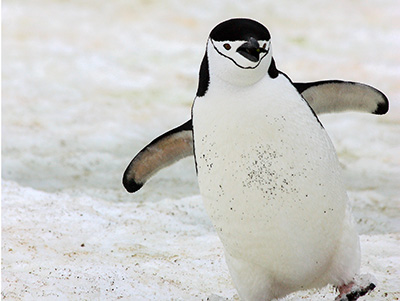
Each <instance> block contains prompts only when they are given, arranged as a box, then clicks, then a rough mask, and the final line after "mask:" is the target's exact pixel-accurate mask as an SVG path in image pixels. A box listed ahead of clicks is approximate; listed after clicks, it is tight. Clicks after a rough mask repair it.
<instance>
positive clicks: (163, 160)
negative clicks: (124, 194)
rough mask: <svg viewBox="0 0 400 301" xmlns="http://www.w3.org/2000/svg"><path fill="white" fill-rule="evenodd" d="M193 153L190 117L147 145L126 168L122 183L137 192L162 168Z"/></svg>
mask: <svg viewBox="0 0 400 301" xmlns="http://www.w3.org/2000/svg"><path fill="white" fill-rule="evenodd" d="M191 155H193V138H192V120H191V119H190V120H189V121H187V122H185V123H184V124H182V125H180V126H178V127H176V128H174V129H172V130H170V131H168V132H166V133H165V134H163V135H161V136H159V137H157V138H156V139H154V140H153V141H152V142H150V143H149V144H148V145H147V146H145V147H144V148H143V149H142V150H141V151H140V152H139V153H138V154H137V155H136V156H135V157H134V158H133V159H132V161H131V163H130V164H129V165H128V167H127V168H126V170H125V172H124V175H123V178H122V183H123V185H124V187H125V189H126V190H127V191H128V192H135V191H137V190H139V189H140V188H141V187H142V186H143V185H144V183H145V182H146V181H147V180H148V179H149V178H150V177H151V176H152V175H154V174H155V173H156V172H157V171H159V170H160V169H162V168H164V167H167V166H169V165H171V164H172V163H174V162H176V161H178V160H180V159H182V158H184V157H187V156H191Z"/></svg>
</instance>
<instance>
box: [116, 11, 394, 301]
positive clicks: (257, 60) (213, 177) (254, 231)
mask: <svg viewBox="0 0 400 301" xmlns="http://www.w3.org/2000/svg"><path fill="white" fill-rule="evenodd" d="M206 47H207V48H206V53H205V56H204V58H203V61H202V63H201V67H200V78H199V85H198V90H197V93H196V98H195V100H194V102H193V106H192V119H191V120H189V121H188V122H186V123H185V124H183V125H181V126H179V127H177V128H176V129H173V130H171V131H169V132H167V133H165V134H163V135H162V136H160V137H158V138H157V139H155V140H154V141H152V142H151V143H150V144H149V145H148V146H147V147H145V148H144V149H143V150H142V151H141V152H140V153H139V154H138V155H137V156H136V157H135V158H134V159H133V160H132V162H131V163H130V165H129V166H128V168H127V170H126V171H125V173H124V177H123V183H124V186H125V187H126V189H127V190H128V191H130V192H134V191H137V190H138V189H140V188H141V187H142V185H143V184H144V183H145V182H146V181H147V180H148V179H149V178H150V177H151V176H152V175H153V174H154V173H155V172H157V171H158V170H159V169H161V168H163V167H165V166H167V165H169V164H172V163H173V162H175V161H177V160H179V159H180V158H183V157H185V156H189V155H191V154H193V153H194V156H195V162H196V170H197V173H198V181H199V187H200V192H201V195H202V198H203V201H204V205H205V208H206V210H207V213H208V214H209V216H210V218H211V220H212V222H213V225H214V227H215V230H216V232H217V233H218V235H219V237H220V239H221V241H222V243H223V246H224V251H225V257H226V262H227V265H228V268H229V271H230V274H231V276H232V279H233V282H234V285H235V287H236V289H237V290H238V293H239V295H240V297H241V298H242V299H243V300H271V299H273V298H279V297H283V296H285V295H287V294H289V293H291V292H295V291H298V290H304V289H309V288H318V287H323V286H325V285H327V284H333V285H335V286H336V287H337V288H338V289H339V291H340V295H339V296H338V298H337V299H338V300H355V299H357V298H358V297H359V296H361V295H363V294H366V293H367V292H368V291H370V290H371V289H373V288H374V286H375V284H374V283H373V282H374V281H372V280H370V279H369V278H368V277H366V276H360V275H359V268H360V246H359V238H358V234H357V232H356V230H355V225H354V222H353V220H352V216H351V212H350V209H349V207H348V198H347V194H346V191H345V187H344V184H343V181H342V177H341V171H340V166H339V162H338V159H337V156H336V152H335V149H334V147H333V145H332V143H331V141H330V139H329V137H328V135H327V133H326V131H325V129H324V128H323V126H322V124H321V123H320V122H319V120H318V117H317V114H320V113H326V112H339V111H343V110H347V109H353V110H361V111H367V112H371V113H375V114H384V113H386V112H387V110H388V101H387V98H386V97H385V96H384V95H383V94H382V93H381V92H380V91H378V90H376V89H375V88H372V87H370V86H367V85H363V84H360V83H354V82H343V81H335V80H332V81H320V82H313V83H293V82H292V81H291V80H290V79H289V78H288V76H287V75H285V74H284V73H282V72H280V71H279V70H278V69H277V67H276V65H275V61H274V59H273V56H272V47H271V37H270V34H269V31H268V30H267V28H265V27H264V26H263V25H262V24H260V23H258V22H256V21H254V20H250V19H230V20H227V21H225V22H222V23H220V24H219V25H217V26H216V27H215V28H214V29H213V30H212V31H211V33H210V36H209V39H208V41H207V46H206ZM337 95H340V98H341V100H343V99H344V101H343V102H340V101H339V102H338V101H337ZM360 95H362V96H364V97H363V98H362V100H359V96H360ZM156 152H157V154H156V155H155V153H156Z"/></svg>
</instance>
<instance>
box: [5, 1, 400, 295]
mask: <svg viewBox="0 0 400 301" xmlns="http://www.w3.org/2000/svg"><path fill="white" fill-rule="evenodd" d="M237 16H245V17H251V18H255V19H257V20H259V21H261V22H262V23H263V24H265V25H266V26H267V27H268V28H269V29H270V32H271V35H272V39H273V41H272V45H273V46H272V47H273V51H274V57H275V60H276V62H277V66H278V68H279V69H281V70H283V71H284V72H285V73H287V74H289V75H290V76H291V78H292V79H293V80H294V81H311V80H320V79H327V78H337V79H347V80H354V81H360V82H364V83H368V84H370V85H373V86H375V87H377V88H379V89H380V90H382V91H384V92H385V94H386V95H387V96H388V98H389V100H390V111H389V113H388V114H387V115H384V116H372V115H367V114H361V113H345V114H332V115H325V116H322V117H321V121H322V122H323V124H324V126H325V128H326V129H327V131H328V133H329V135H330V136H331V138H332V140H333V142H334V144H335V146H336V148H337V152H338V155H339V159H340V161H341V163H342V166H343V170H344V176H345V178H346V183H347V189H348V191H349V197H350V202H351V204H352V206H353V213H354V216H355V218H356V220H357V224H358V228H359V231H360V234H361V246H362V252H363V254H362V272H364V273H366V272H369V273H372V274H374V275H375V277H376V278H377V279H378V286H377V288H376V289H375V291H374V292H373V293H371V294H370V295H369V296H367V297H365V298H364V299H365V300H396V299H398V298H400V280H399V279H400V248H399V243H400V216H399V208H400V185H399V183H400V156H399V153H400V138H399V137H400V85H399V80H400V56H399V50H400V26H399V25H400V23H399V20H400V7H399V5H398V3H397V1H395V0H383V1H378V0H373V1H367V2H366V1H362V0H356V1H345V0H338V1H321V2H315V1H311V0H306V1H301V2H298V3H297V2H293V1H289V0H283V1H279V2H278V1H276V2H272V1H270V2H269V1H261V0H252V1H238V0H234V1H218V2H215V1H211V0H204V1H191V2H189V3H186V2H185V3H183V1H178V0H166V1H163V2H157V1H127V0H116V1H104V0H99V1H83V0H81V1H61V0H56V1H49V0H37V1H31V2H27V1H22V0H16V1H11V0H6V1H3V3H2V17H3V22H2V24H3V31H2V34H3V36H2V43H3V53H2V62H3V65H2V298H4V299H6V300H7V299H8V300H54V299H56V297H58V298H57V299H60V300H74V299H87V300H92V299H97V300H110V299H111V300H115V299H125V300H171V299H173V300H199V299H205V298H207V297H208V296H210V295H212V294H216V295H219V296H223V297H226V298H228V299H230V300H235V299H237V298H238V297H237V295H236V291H235V289H234V288H233V286H232V283H231V279H230V276H229V273H228V270H227V267H226V265H225V262H224V257H223V250H222V245H221V243H220V242H219V240H218V237H217V236H216V234H215V232H214V230H213V228H212V226H211V224H210V221H209V219H208V217H207V215H206V213H205V211H204V208H203V205H202V201H201V197H200V196H199V191H198V187H197V182H196V176H195V171H194V164H193V159H192V158H187V159H184V160H182V161H181V162H179V163H177V164H175V165H174V166H172V167H170V168H168V169H165V170H163V171H161V172H160V173H159V174H157V175H156V176H155V177H154V178H152V179H151V180H150V181H149V182H148V183H147V184H146V185H145V186H144V187H143V188H142V190H141V191H139V192H138V193H137V194H134V195H130V194H127V193H126V192H125V191H124V189H123V187H122V185H121V177H122V173H123V171H124V169H125V167H126V166H127V164H128V163H129V161H130V160H131V158H132V157H133V156H134V155H135V153H136V152H137V151H139V150H140V149H141V148H142V147H143V146H144V145H145V144H147V143H148V142H149V141H150V140H152V139H153V138H155V137H156V136H158V135H160V134H161V133H163V132H165V131H167V130H169V129H170V128H172V127H175V126H177V125H179V124H181V123H183V122H185V121H186V120H187V119H188V118H189V117H190V106H191V103H192V100H193V97H194V95H195V91H196V88H197V73H198V68H199V65H200V62H201V59H202V56H203V54H204V46H205V42H206V39H207V35H208V33H209V31H210V30H211V29H212V28H213V27H214V26H215V25H216V24H217V23H219V22H220V21H222V20H225V19H227V18H230V17H237ZM335 294H336V293H335V291H334V289H333V288H332V287H326V288H324V289H321V290H313V291H306V292H297V293H294V294H292V295H290V296H288V297H287V298H286V299H285V300H298V299H300V298H305V299H311V300H321V299H325V300H333V299H334V296H335Z"/></svg>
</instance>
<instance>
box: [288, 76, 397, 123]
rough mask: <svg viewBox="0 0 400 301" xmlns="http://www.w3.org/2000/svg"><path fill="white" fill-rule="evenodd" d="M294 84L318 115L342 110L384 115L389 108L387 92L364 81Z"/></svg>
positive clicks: (326, 81)
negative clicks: (384, 92) (363, 82)
mask: <svg viewBox="0 0 400 301" xmlns="http://www.w3.org/2000/svg"><path fill="white" fill-rule="evenodd" d="M293 85H294V86H295V87H296V89H297V91H298V92H299V93H300V94H301V95H302V96H303V97H304V99H305V100H306V101H307V102H308V104H309V105H310V106H311V107H312V108H313V110H314V112H315V113H316V114H317V115H318V114H323V113H338V112H342V111H360V112H368V113H372V114H377V115H383V114H386V113H387V111H388V110H389V101H388V99H387V97H386V96H385V94H383V93H382V92H381V91H379V90H377V89H375V88H374V87H371V86H368V85H365V84H362V83H356V82H349V81H340V80H325V81H317V82H307V83H293Z"/></svg>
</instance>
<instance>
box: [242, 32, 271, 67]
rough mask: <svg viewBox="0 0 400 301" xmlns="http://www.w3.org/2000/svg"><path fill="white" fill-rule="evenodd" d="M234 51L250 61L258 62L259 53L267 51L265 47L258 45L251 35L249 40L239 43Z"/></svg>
mask: <svg viewBox="0 0 400 301" xmlns="http://www.w3.org/2000/svg"><path fill="white" fill-rule="evenodd" d="M236 51H237V52H239V53H240V54H241V55H243V56H244V57H245V58H246V59H248V60H250V61H252V62H258V60H259V59H260V53H263V52H267V50H266V49H264V48H262V47H260V44H258V41H257V40H256V39H255V38H253V37H250V38H249V40H248V41H247V42H246V43H244V44H243V45H241V46H240V47H239V48H238V49H237V50H236Z"/></svg>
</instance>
